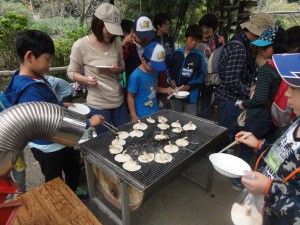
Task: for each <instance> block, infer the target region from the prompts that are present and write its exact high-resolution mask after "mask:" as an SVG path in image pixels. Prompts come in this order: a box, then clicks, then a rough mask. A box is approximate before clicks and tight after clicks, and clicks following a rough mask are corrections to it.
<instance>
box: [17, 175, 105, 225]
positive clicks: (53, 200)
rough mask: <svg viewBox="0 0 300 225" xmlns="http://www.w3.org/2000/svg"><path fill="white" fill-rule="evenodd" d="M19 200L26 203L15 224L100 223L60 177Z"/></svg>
mask: <svg viewBox="0 0 300 225" xmlns="http://www.w3.org/2000/svg"><path fill="white" fill-rule="evenodd" d="M18 199H20V200H21V201H22V202H23V206H22V207H21V210H20V212H19V214H18V215H17V217H16V219H15V221H14V223H13V224H14V225H54V224H55V225H68V224H74V225H78V224H89V225H101V223H100V222H99V221H98V220H97V219H96V217H95V216H94V215H93V214H92V213H91V212H90V211H89V209H88V208H87V207H86V206H85V205H84V204H83V203H82V202H81V201H80V199H79V198H78V197H77V196H76V195H75V193H74V192H73V191H72V190H71V189H70V188H69V187H68V186H67V185H66V184H65V183H64V182H63V181H62V180H61V179H60V178H56V179H54V180H52V181H49V182H47V183H45V184H44V185H41V186H39V187H37V188H34V189H32V190H31V191H29V192H27V193H25V194H23V195H21V196H20V197H18Z"/></svg>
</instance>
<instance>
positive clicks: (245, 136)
mask: <svg viewBox="0 0 300 225" xmlns="http://www.w3.org/2000/svg"><path fill="white" fill-rule="evenodd" d="M250 135H252V133H251V132H248V133H246V134H244V135H243V136H242V138H247V137H249V136H250ZM236 144H238V142H237V141H234V142H232V143H231V144H229V145H227V146H226V147H225V148H223V149H222V150H221V151H219V153H222V152H225V151H226V150H227V149H229V148H231V147H232V146H234V145H236Z"/></svg>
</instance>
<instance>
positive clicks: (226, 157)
mask: <svg viewBox="0 0 300 225" xmlns="http://www.w3.org/2000/svg"><path fill="white" fill-rule="evenodd" d="M209 160H210V161H211V163H212V164H213V166H214V168H215V170H217V171H218V172H219V173H221V174H223V175H225V176H227V177H231V178H239V177H241V176H244V175H246V172H245V171H251V167H250V165H249V164H248V163H246V162H245V161H244V160H242V159H241V158H239V157H236V156H234V155H230V154H226V153H214V154H211V155H210V156H209Z"/></svg>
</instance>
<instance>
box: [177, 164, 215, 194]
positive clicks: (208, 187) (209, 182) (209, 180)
mask: <svg viewBox="0 0 300 225" xmlns="http://www.w3.org/2000/svg"><path fill="white" fill-rule="evenodd" d="M181 176H183V177H184V178H185V179H187V180H189V181H191V182H192V183H194V184H196V185H198V186H199V187H201V188H202V189H204V190H205V191H206V192H207V193H209V192H210V191H211V187H212V176H213V166H212V164H211V162H209V165H208V174H207V180H206V184H203V183H201V182H199V181H198V180H195V179H194V178H192V177H190V176H188V175H186V174H185V173H182V174H181Z"/></svg>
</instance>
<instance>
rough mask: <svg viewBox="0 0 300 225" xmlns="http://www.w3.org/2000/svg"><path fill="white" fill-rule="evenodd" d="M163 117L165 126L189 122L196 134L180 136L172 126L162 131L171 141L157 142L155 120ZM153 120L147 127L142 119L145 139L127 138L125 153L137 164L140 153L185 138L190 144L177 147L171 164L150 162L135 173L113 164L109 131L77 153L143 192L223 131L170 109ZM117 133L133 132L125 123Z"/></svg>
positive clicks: (157, 114) (163, 111)
mask: <svg viewBox="0 0 300 225" xmlns="http://www.w3.org/2000/svg"><path fill="white" fill-rule="evenodd" d="M158 116H164V117H166V118H167V119H168V122H167V123H168V124H169V125H171V123H172V122H175V121H177V120H179V121H180V123H181V125H182V126H183V125H185V124H187V123H188V122H189V121H192V122H193V123H194V124H195V125H196V126H197V129H196V130H195V131H183V132H182V133H180V134H176V133H174V132H172V129H171V127H170V128H169V129H167V130H165V131H164V132H165V134H167V135H168V136H169V137H170V139H169V140H162V141H156V140H154V137H155V135H156V134H160V132H161V130H160V129H159V128H158V127H157V124H158V122H157V117H158ZM151 117H152V118H153V119H155V120H156V123H155V124H150V123H148V122H147V121H146V118H143V119H141V121H142V122H144V123H146V124H147V125H148V128H147V130H145V131H143V132H144V136H142V137H141V138H137V137H134V138H132V137H128V138H127V139H126V145H125V146H124V150H127V153H128V154H129V155H130V156H131V157H132V158H133V159H134V160H136V161H137V162H138V160H137V158H138V156H139V155H141V154H143V152H144V151H146V152H152V153H157V152H159V150H160V149H163V148H164V146H165V145H167V144H168V142H169V141H171V143H172V144H175V141H176V140H177V139H178V138H183V137H187V138H188V141H189V145H188V146H186V147H179V151H178V152H177V153H173V154H172V156H173V160H172V162H170V163H166V164H160V163H156V162H154V161H152V162H150V163H146V164H145V163H140V162H138V163H139V164H140V165H141V166H142V168H141V169H140V170H138V171H136V172H128V171H126V170H124V169H123V168H122V163H119V162H116V161H115V160H114V156H115V155H112V154H111V153H110V152H109V150H108V146H109V145H110V144H111V141H112V140H113V139H115V135H114V134H113V133H112V132H109V131H108V132H106V133H104V134H102V135H100V136H98V137H96V138H94V139H92V140H89V141H87V142H84V143H82V144H80V145H79V148H80V150H82V151H83V152H85V153H87V154H88V156H87V157H88V159H89V160H90V161H91V162H92V163H94V164H96V166H98V167H101V168H102V169H105V170H110V171H107V172H110V173H112V174H115V175H116V176H117V177H119V178H120V179H122V180H124V181H126V182H127V183H128V184H130V185H132V186H134V187H135V188H137V189H138V190H139V191H144V190H145V189H147V188H148V187H149V186H150V185H152V184H153V183H155V182H157V181H158V180H159V179H161V178H162V177H164V176H165V175H166V174H167V173H168V172H170V171H172V170H174V169H175V168H176V167H178V166H180V164H182V163H183V162H184V161H185V160H186V159H188V158H189V157H193V156H194V155H195V154H194V153H196V152H197V151H199V150H201V149H202V148H203V147H204V146H206V145H207V144H209V143H211V142H213V141H214V139H215V138H216V137H218V136H219V135H221V134H222V133H223V132H224V131H225V128H223V127H220V126H217V125H215V124H213V123H211V122H209V121H207V120H203V119H201V118H199V117H194V116H192V115H189V114H182V113H178V112H175V111H172V110H161V111H159V112H157V113H155V114H153V115H152V116H151ZM119 130H120V131H127V132H131V131H132V130H133V124H130V123H129V124H125V125H123V126H121V127H119Z"/></svg>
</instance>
